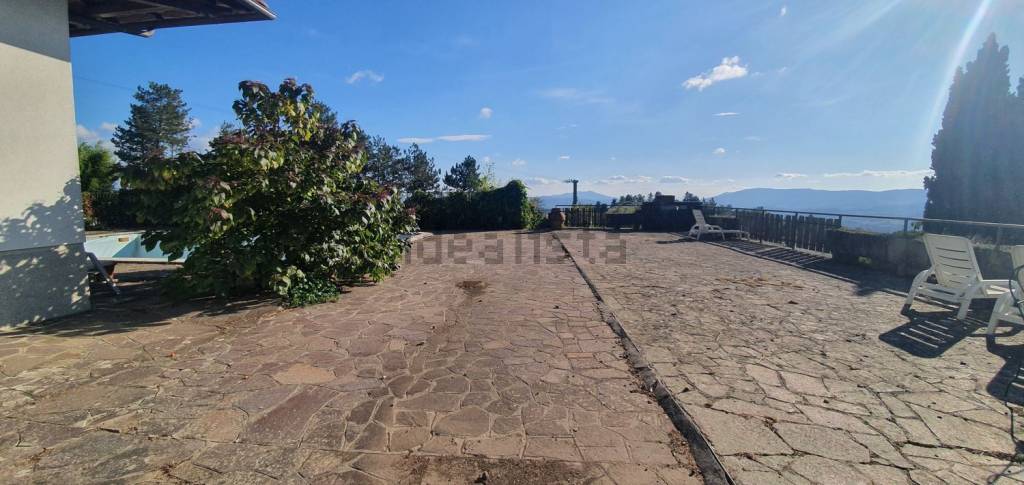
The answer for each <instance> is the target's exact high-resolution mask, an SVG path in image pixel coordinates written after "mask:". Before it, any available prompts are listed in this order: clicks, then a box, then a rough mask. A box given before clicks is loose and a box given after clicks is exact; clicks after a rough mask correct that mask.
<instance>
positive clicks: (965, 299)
mask: <svg viewBox="0 0 1024 485" xmlns="http://www.w3.org/2000/svg"><path fill="white" fill-rule="evenodd" d="M924 246H925V249H927V250H928V259H930V260H931V263H932V267H931V268H929V269H926V270H924V271H922V272H921V273H919V274H918V275H917V277H916V278H914V283H913V284H912V285H911V287H910V291H909V292H908V293H909V294H908V295H907V302H906V303H905V304H904V305H903V311H904V313H905V312H907V311H909V310H910V305H911V304H912V303H913V302H914V298H915V297H917V296H926V297H928V298H931V299H934V300H939V301H942V302H945V303H951V304H953V305H958V306H959V307H960V310H959V311H958V312H957V314H956V318H957V319H958V320H963V319H964V318H966V317H967V310H968V309H969V308H970V306H971V301H972V300H975V299H994V298H999V297H1000V296H1002V295H1003V294H1004V293H1006V291H1007V289H1006V280H985V279H982V277H981V269H980V268H979V267H978V260H977V259H976V258H975V256H974V247H973V246H971V241H970V240H968V239H966V238H962V237H957V236H941V235H938V234H925V235H924ZM932 276H934V277H935V283H930V282H929V281H928V279H929V278H930V277H932Z"/></svg>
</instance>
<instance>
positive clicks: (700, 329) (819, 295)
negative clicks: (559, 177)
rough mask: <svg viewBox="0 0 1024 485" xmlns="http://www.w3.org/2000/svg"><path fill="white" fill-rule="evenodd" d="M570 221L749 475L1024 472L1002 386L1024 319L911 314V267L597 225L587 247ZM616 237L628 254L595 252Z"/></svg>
mask: <svg viewBox="0 0 1024 485" xmlns="http://www.w3.org/2000/svg"><path fill="white" fill-rule="evenodd" d="M559 235H560V237H561V238H562V239H563V240H564V241H565V244H566V245H567V247H569V248H570V250H571V252H572V253H573V255H574V257H575V258H576V260H577V261H578V262H579V263H580V264H581V266H582V267H583V268H584V270H585V272H586V273H587V275H588V277H589V278H590V279H591V280H592V281H593V283H594V284H595V286H596V287H597V288H598V290H599V293H600V294H601V295H602V297H603V298H604V299H605V301H606V302H607V303H608V305H609V306H610V307H611V308H612V310H613V311H614V312H615V314H616V316H617V317H618V319H619V320H620V322H621V324H622V326H623V327H624V328H625V330H626V332H627V333H628V334H629V337H630V339H631V340H632V341H633V342H634V343H635V344H636V345H638V346H639V348H640V349H641V351H642V352H643V354H644V356H645V357H646V359H647V360H648V361H649V362H651V363H652V366H653V367H654V371H655V372H656V373H657V374H658V375H659V376H660V379H661V380H662V382H663V383H664V384H665V385H666V386H667V387H668V389H669V391H670V392H671V393H672V394H673V395H674V396H675V398H676V399H677V400H678V401H680V402H681V403H683V406H684V409H685V411H686V412H687V413H688V414H689V415H690V416H691V417H692V418H693V421H694V422H695V423H696V425H697V426H698V427H699V428H700V429H701V430H702V431H703V433H704V435H705V436H707V438H708V440H709V441H710V444H711V446H712V447H713V448H714V449H715V450H716V452H717V454H718V455H719V456H720V458H721V461H722V463H723V465H724V466H725V469H726V470H727V471H728V472H729V473H730V475H731V476H732V477H733V479H735V480H736V481H737V482H739V483H744V484H753V483H794V484H802V483H826V484H836V483H869V482H874V483H884V484H890V483H893V484H895V483H908V482H914V483H924V484H932V483H995V482H998V483H1016V482H1018V481H1019V480H1020V479H1021V478H1024V474H1021V467H1020V466H1016V465H1011V464H1010V463H1011V459H1012V458H1013V456H1014V443H1013V442H1012V441H1011V437H1010V435H1009V434H1008V431H1007V430H1008V426H1009V418H1008V414H1007V409H1006V407H1005V406H1004V403H1003V400H1002V399H1001V396H1003V389H1004V388H1005V384H1006V382H1007V380H1009V379H1011V378H1012V376H1013V372H1014V371H1015V370H1016V368H1017V365H1018V363H1019V359H1020V357H1019V356H1020V355H1021V354H1022V353H1024V352H1022V351H1024V348H1022V344H1024V339H1022V338H1021V336H1020V335H1019V331H1020V329H1019V328H1015V329H1011V328H1008V327H1000V332H999V333H1000V336H999V337H998V338H997V339H996V340H995V341H994V342H995V345H994V346H992V347H991V348H986V339H985V337H984V328H983V327H980V328H979V326H977V325H963V324H959V323H957V322H955V321H952V320H950V318H949V317H950V315H951V312H950V311H948V310H945V309H942V308H939V307H934V306H930V305H927V304H921V303H918V304H916V305H915V309H916V310H918V312H917V314H916V315H914V316H913V318H908V317H906V316H902V315H900V307H901V305H902V304H903V298H904V297H903V296H901V295H900V294H898V292H902V291H905V290H906V288H907V287H909V281H903V280H899V279H887V278H884V277H881V276H879V275H878V274H875V273H870V272H866V271H865V272H857V271H855V270H851V271H852V272H851V271H848V270H845V269H842V268H840V267H838V266H836V267H830V266H829V265H828V264H827V263H824V264H817V265H814V266H816V267H819V268H820V269H822V270H829V271H832V270H836V271H838V272H840V273H845V275H843V274H841V275H839V276H843V277H842V278H839V277H835V276H829V275H825V274H821V273H820V272H815V271H810V270H808V269H802V268H797V267H793V266H790V265H784V264H780V263H779V262H776V261H771V260H767V259H762V258H758V257H754V256H751V255H747V254H741V253H739V252H736V251H734V250H732V249H728V248H725V247H720V246H718V245H712V244H707V243H698V242H689V241H684V240H682V239H681V238H680V237H679V236H678V235H673V234H656V233H639V234H629V233H623V234H622V235H621V239H620V240H619V241H618V242H611V243H600V242H599V241H601V240H603V239H604V238H605V237H607V235H606V234H605V233H599V232H595V233H592V236H593V237H597V238H599V239H598V241H592V242H591V243H590V244H591V246H590V247H589V253H585V251H584V249H585V248H584V243H583V239H582V238H581V237H580V236H579V233H578V232H577V231H562V232H561V233H559ZM619 244H621V245H622V246H621V247H624V248H625V252H624V255H620V254H619V253H621V251H618V252H615V253H613V254H612V255H611V258H604V257H601V256H600V255H599V254H598V251H599V249H600V248H602V247H616V246H617V245H619ZM620 256H624V257H620ZM619 260H621V261H625V262H626V263H628V264H616V262H618V261H619ZM976 313H977V315H976V316H977V317H980V318H982V319H986V320H987V317H988V312H986V311H984V310H981V311H978V312H976ZM1015 359H1016V360H1015ZM1018 385H1019V383H1018ZM1019 389H1020V387H1017V392H1013V393H1011V395H1010V397H1009V401H1010V402H1012V403H1014V404H1015V405H1017V404H1020V403H1021V394H1020V393H1019ZM994 396H1000V397H999V398H997V397H994ZM1019 429H1020V428H1018V430H1019ZM1018 435H1020V431H1018Z"/></svg>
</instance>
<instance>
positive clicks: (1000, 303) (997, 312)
mask: <svg viewBox="0 0 1024 485" xmlns="http://www.w3.org/2000/svg"><path fill="white" fill-rule="evenodd" d="M1006 304H1007V297H1006V295H1003V296H1000V297H999V299H998V300H996V306H995V308H993V309H992V316H991V317H989V319H988V330H987V331H986V332H985V334H986V335H988V336H993V335H995V333H996V327H997V326H999V320H1002V317H1003V313H1005V312H1006Z"/></svg>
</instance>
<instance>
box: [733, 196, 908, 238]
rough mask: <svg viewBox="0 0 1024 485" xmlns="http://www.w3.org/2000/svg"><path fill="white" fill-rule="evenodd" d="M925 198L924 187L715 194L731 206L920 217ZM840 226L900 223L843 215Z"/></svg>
mask: <svg viewBox="0 0 1024 485" xmlns="http://www.w3.org/2000/svg"><path fill="white" fill-rule="evenodd" d="M926 200H927V196H926V195H925V191H924V189H902V190H882V191H870V190H816V189H746V190H740V191H737V192H727V193H724V194H721V195H718V196H715V202H717V203H719V204H722V205H731V206H733V207H750V208H756V207H764V208H766V209H776V210H787V211H808V212H826V213H832V214H856V215H865V216H891V217H922V216H923V215H924V204H925V201H926ZM843 227H849V228H854V229H865V230H870V231H877V232H893V231H900V230H902V229H903V223H902V222H901V221H888V220H882V219H861V218H855V217H844V218H843Z"/></svg>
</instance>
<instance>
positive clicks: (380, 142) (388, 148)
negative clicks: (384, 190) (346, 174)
mask: <svg viewBox="0 0 1024 485" xmlns="http://www.w3.org/2000/svg"><path fill="white" fill-rule="evenodd" d="M363 175H366V176H367V177H370V178H371V179H373V180H376V181H377V183H379V184H381V185H387V186H390V187H397V188H399V189H404V188H405V186H406V182H407V178H408V167H407V166H406V160H405V158H404V157H403V154H402V150H401V149H400V148H398V147H396V146H394V145H389V144H388V142H387V140H385V139H384V138H383V137H379V136H375V137H373V138H370V140H369V141H368V142H367V143H366V164H365V165H364V166H363Z"/></svg>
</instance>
